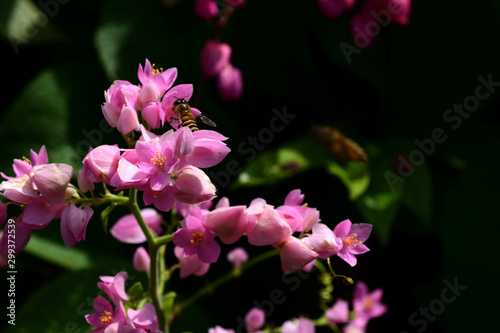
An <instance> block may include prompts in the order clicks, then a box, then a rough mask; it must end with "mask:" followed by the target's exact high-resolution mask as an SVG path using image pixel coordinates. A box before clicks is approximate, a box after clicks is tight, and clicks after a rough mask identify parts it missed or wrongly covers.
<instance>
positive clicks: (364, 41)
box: [317, 0, 411, 48]
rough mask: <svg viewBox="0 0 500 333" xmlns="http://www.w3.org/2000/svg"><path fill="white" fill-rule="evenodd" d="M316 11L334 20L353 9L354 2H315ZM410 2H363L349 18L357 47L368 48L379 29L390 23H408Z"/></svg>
mask: <svg viewBox="0 0 500 333" xmlns="http://www.w3.org/2000/svg"><path fill="white" fill-rule="evenodd" d="M317 4H318V9H319V11H320V12H321V14H322V15H323V16H324V17H326V18H328V19H336V18H338V17H340V16H341V15H342V14H344V13H345V12H346V11H349V10H351V9H352V8H353V7H354V4H355V0H317ZM410 12H411V0H365V1H364V2H363V4H362V6H361V11H360V12H358V13H355V14H354V15H353V16H352V17H351V33H352V35H353V36H354V39H355V42H356V44H357V45H358V46H359V47H362V48H365V47H369V46H371V45H372V44H373V42H374V41H375V38H376V37H377V35H378V34H379V33H380V31H381V28H384V27H386V26H387V25H389V24H390V23H395V24H399V25H406V24H408V22H409V18H410Z"/></svg>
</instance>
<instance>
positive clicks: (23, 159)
mask: <svg viewBox="0 0 500 333" xmlns="http://www.w3.org/2000/svg"><path fill="white" fill-rule="evenodd" d="M21 161H23V162H26V163H28V164H29V165H31V161H30V160H29V159H28V158H26V156H23V158H21Z"/></svg>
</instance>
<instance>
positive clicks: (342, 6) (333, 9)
mask: <svg viewBox="0 0 500 333" xmlns="http://www.w3.org/2000/svg"><path fill="white" fill-rule="evenodd" d="M354 2H355V1H354V0H318V8H319V11H320V12H321V14H323V16H324V17H326V18H327V19H336V18H338V17H339V16H340V15H342V14H343V13H344V12H346V11H347V10H349V9H351V8H352V7H353V6H354Z"/></svg>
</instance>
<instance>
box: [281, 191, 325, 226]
mask: <svg viewBox="0 0 500 333" xmlns="http://www.w3.org/2000/svg"><path fill="white" fill-rule="evenodd" d="M303 201H304V195H303V194H302V193H301V192H300V190H293V191H291V192H290V193H289V194H288V195H287V197H286V198H285V202H284V205H283V206H279V207H278V208H276V211H277V212H278V213H279V214H280V215H281V217H283V218H284V219H285V221H286V222H287V223H288V224H289V225H290V227H291V228H292V232H296V231H299V232H300V231H304V232H308V231H310V230H311V228H312V226H313V225H314V224H316V223H318V222H319V221H320V218H319V211H318V210H317V209H316V208H311V207H307V206H305V205H302V202H303Z"/></svg>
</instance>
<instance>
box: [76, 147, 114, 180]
mask: <svg viewBox="0 0 500 333" xmlns="http://www.w3.org/2000/svg"><path fill="white" fill-rule="evenodd" d="M119 160H120V149H119V148H118V147H117V146H110V145H102V146H99V147H97V148H95V149H92V150H91V151H90V152H89V153H88V154H87V155H86V156H85V157H84V159H83V169H82V170H84V174H85V179H87V180H89V181H92V182H93V183H101V182H103V183H106V184H108V185H110V184H111V179H112V178H113V176H114V175H115V174H116V171H117V169H118V161H119Z"/></svg>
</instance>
